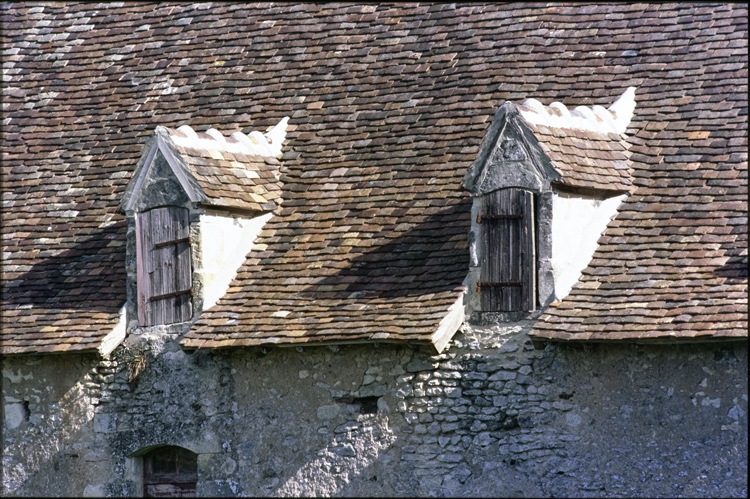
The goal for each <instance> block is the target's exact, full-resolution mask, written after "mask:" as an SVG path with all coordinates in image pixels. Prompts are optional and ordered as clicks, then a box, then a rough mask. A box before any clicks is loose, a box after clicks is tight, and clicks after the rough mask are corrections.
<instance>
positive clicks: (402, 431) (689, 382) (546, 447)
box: [3, 322, 747, 497]
mask: <svg viewBox="0 0 750 499" xmlns="http://www.w3.org/2000/svg"><path fill="white" fill-rule="evenodd" d="M530 324H531V323H530V322H529V323H518V324H515V325H510V326H505V327H504V326H473V327H469V326H466V325H465V326H464V327H463V328H462V331H461V332H460V333H459V334H457V335H456V337H455V339H454V340H453V342H452V343H451V345H450V346H449V348H448V349H447V350H446V352H444V353H443V354H442V355H438V356H433V355H430V354H429V353H428V352H426V351H420V350H414V349H412V348H410V347H406V346H395V345H381V346H375V347H374V346H366V347H365V346H347V347H340V348H337V347H330V348H329V347H314V348H313V347H307V348H297V349H295V348H286V349H285V348H275V349H269V350H266V349H262V348H254V349H244V350H228V351H216V352H206V351H198V352H194V353H189V354H188V353H186V352H183V351H182V350H181V349H180V348H179V347H178V345H177V343H176V340H177V338H178V335H177V334H170V333H162V334H156V333H153V334H149V335H142V336H135V335H131V336H130V337H129V339H128V340H127V342H126V344H125V345H122V346H121V347H119V348H118V349H117V350H116V351H115V352H113V354H112V355H110V356H109V357H108V358H106V359H104V360H100V361H98V360H97V359H96V358H94V357H86V356H76V355H65V356H58V357H53V356H48V357H35V358H31V357H29V358H8V359H4V360H3V396H4V400H3V402H4V427H3V438H4V442H3V445H4V448H3V494H4V495H6V494H7V495H72V496H75V495H102V494H109V495H134V494H137V493H138V492H139V490H140V485H139V481H140V475H139V473H140V471H139V470H140V468H139V460H140V459H141V458H140V457H139V456H138V455H137V454H138V451H139V450H142V449H143V448H144V447H147V446H152V445H156V444H168V445H179V446H182V447H185V448H187V449H190V450H191V451H193V452H196V453H198V455H199V457H198V465H199V483H198V494H199V495H230V496H234V495H252V496H265V495H273V496H278V495H282V496H288V495H301V494H302V495H368V496H373V495H383V496H386V495H387V496H392V495H397V496H406V495H408V496H414V495H433V496H456V495H460V496H467V495H476V496H498V495H500V496H550V495H552V496H614V497H618V496H619V497H622V496H638V495H641V496H642V495H648V496H659V495H662V496H693V497H695V496H714V497H718V496H722V497H727V496H746V495H747V485H746V482H747V347H746V345H745V344H744V343H743V344H737V343H735V344H723V345H718V344H717V345H708V344H703V345H684V346H638V345H632V344H623V345H594V346H573V345H548V346H547V347H546V348H544V349H543V350H536V349H534V348H533V346H532V344H531V342H530V340H529V339H528V336H527V334H526V331H527V329H528V328H529V327H530Z"/></svg>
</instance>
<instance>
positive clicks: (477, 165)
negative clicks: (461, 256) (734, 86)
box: [463, 88, 635, 324]
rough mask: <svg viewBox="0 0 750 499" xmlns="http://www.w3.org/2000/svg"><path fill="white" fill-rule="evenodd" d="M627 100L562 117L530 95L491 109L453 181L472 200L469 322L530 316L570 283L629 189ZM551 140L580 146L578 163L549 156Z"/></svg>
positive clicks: (630, 99)
mask: <svg viewBox="0 0 750 499" xmlns="http://www.w3.org/2000/svg"><path fill="white" fill-rule="evenodd" d="M634 106H635V101H634V89H632V88H631V89H628V90H627V91H626V92H625V94H623V96H622V97H620V99H618V101H617V102H615V104H613V106H611V107H610V109H609V110H605V109H604V108H601V107H600V106H594V108H593V109H589V108H583V107H578V108H576V109H575V110H574V111H573V112H572V113H571V112H569V111H568V110H567V108H565V106H563V105H562V104H560V103H553V104H552V105H550V106H549V107H545V106H542V105H541V103H539V102H538V101H535V100H533V99H530V100H529V101H527V102H525V103H524V105H523V106H517V105H515V104H512V103H510V102H506V103H505V104H503V105H502V106H501V107H500V108H499V109H498V111H497V112H496V114H495V116H494V118H493V120H492V122H491V124H490V127H489V129H488V131H487V133H486V134H485V137H484V139H483V141H482V143H481V145H480V149H479V152H478V154H477V157H476V160H475V161H474V163H473V164H472V165H471V166H470V168H469V170H468V171H467V174H466V176H465V177H464V180H463V186H464V188H466V189H467V190H468V191H469V193H470V194H471V196H472V198H473V200H474V202H473V205H472V212H471V231H470V233H469V237H468V240H469V252H470V269H469V275H468V277H467V282H466V284H467V287H468V290H467V294H468V296H467V298H466V301H465V304H466V309H465V314H466V316H467V317H469V320H470V321H471V322H473V323H480V324H482V323H484V324H487V323H494V322H508V321H516V320H522V319H531V318H536V317H538V316H539V315H541V313H542V312H543V311H544V309H545V308H547V307H548V306H549V305H550V303H552V302H556V301H559V300H560V299H562V298H563V297H564V296H565V295H567V293H568V292H569V291H570V289H571V288H572V286H573V285H574V284H575V282H577V281H578V279H579V278H580V275H581V271H582V270H583V269H584V268H585V267H586V265H587V264H588V262H589V261H590V260H591V257H592V256H593V253H594V251H595V249H596V246H597V243H596V241H597V240H598V239H599V237H600V235H601V233H602V232H603V230H604V229H605V228H606V225H607V223H608V222H609V221H610V220H611V219H612V217H613V216H615V215H616V213H617V207H618V206H619V205H620V203H621V202H622V201H623V200H624V199H625V197H626V196H627V193H628V192H629V185H630V180H629V177H630V173H629V171H630V170H629V163H627V162H626V161H624V160H626V159H627V158H629V153H628V152H627V148H628V147H629V144H627V143H626V142H625V140H624V131H625V129H626V128H627V125H628V124H629V122H630V119H631V117H632V114H633V109H634ZM561 141H562V143H566V141H570V144H567V145H568V146H572V145H574V144H580V145H581V147H583V149H581V150H580V151H576V153H577V154H576V156H580V158H583V159H585V161H583V160H581V159H580V158H576V159H575V160H571V161H569V160H568V159H566V158H564V157H561V156H560V155H558V154H556V152H555V151H556V147H557V146H556V144H558V145H559V144H560V143H561ZM587 141H588V142H587ZM587 144H589V145H590V144H595V145H596V144H598V145H600V146H601V147H602V149H604V150H607V149H608V148H610V146H611V149H612V150H613V151H615V152H616V153H615V154H613V155H611V158H614V159H615V160H616V161H612V160H607V161H603V160H601V158H600V156H599V155H598V154H594V153H590V152H589V151H588V150H587V149H586V147H587ZM568 150H570V147H568ZM589 155H591V157H589ZM613 168H616V169H617V170H614V169H613ZM600 171H608V172H610V173H608V174H605V175H613V176H612V179H614V180H615V181H614V182H611V183H608V182H606V180H607V179H606V178H604V177H602V176H601V175H599V173H600ZM611 172H615V173H614V174H612V173H611ZM590 179H597V180H593V181H592V180H590Z"/></svg>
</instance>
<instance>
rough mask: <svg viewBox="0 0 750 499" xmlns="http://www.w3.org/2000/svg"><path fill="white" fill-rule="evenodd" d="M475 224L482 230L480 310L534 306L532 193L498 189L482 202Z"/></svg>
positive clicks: (529, 308)
mask: <svg viewBox="0 0 750 499" xmlns="http://www.w3.org/2000/svg"><path fill="white" fill-rule="evenodd" d="M477 223H479V224H481V227H482V231H481V234H482V236H481V237H482V240H481V245H482V249H481V254H482V261H481V280H480V281H479V282H478V283H477V290H478V291H479V293H480V296H481V303H482V310H483V311H487V312H522V311H530V310H534V309H535V308H536V307H535V303H536V254H535V253H536V252H535V237H534V232H535V231H534V194H533V193H532V192H529V191H526V190H523V189H500V190H497V191H494V192H491V193H490V194H488V195H486V196H484V197H483V199H482V209H481V213H480V214H479V215H478V216H477Z"/></svg>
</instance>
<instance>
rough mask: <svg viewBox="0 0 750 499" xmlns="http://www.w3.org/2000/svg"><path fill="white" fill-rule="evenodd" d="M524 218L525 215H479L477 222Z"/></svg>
mask: <svg viewBox="0 0 750 499" xmlns="http://www.w3.org/2000/svg"><path fill="white" fill-rule="evenodd" d="M518 218H523V215H482V214H479V215H477V223H478V224H481V223H482V220H507V219H518Z"/></svg>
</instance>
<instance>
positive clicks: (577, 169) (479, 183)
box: [463, 87, 635, 196]
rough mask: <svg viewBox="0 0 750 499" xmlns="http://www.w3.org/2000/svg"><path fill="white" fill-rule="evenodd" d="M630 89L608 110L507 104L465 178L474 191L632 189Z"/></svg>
mask: <svg viewBox="0 0 750 499" xmlns="http://www.w3.org/2000/svg"><path fill="white" fill-rule="evenodd" d="M634 95H635V89H634V88H632V87H631V88H629V89H628V90H626V91H625V93H623V95H621V96H620V98H618V99H617V100H616V102H615V103H614V104H612V106H610V108H609V109H605V108H604V107H602V106H593V107H592V108H589V107H585V106H577V107H576V108H575V109H573V111H569V110H568V108H567V107H566V106H565V105H564V104H562V103H560V102H553V103H552V104H550V105H549V106H544V105H542V103H541V102H539V101H538V100H536V99H528V100H526V101H524V103H523V104H520V105H519V104H514V103H511V102H506V103H505V104H503V105H502V106H501V107H500V108H499V109H498V111H497V113H495V117H494V118H493V121H492V124H491V125H490V128H489V130H488V132H487V135H486V136H485V138H484V140H483V141H482V145H481V146H480V150H479V154H477V158H476V160H475V161H474V163H473V164H472V165H471V167H470V168H469V170H468V172H467V174H466V176H465V177H464V181H463V185H464V187H465V188H466V189H468V190H469V191H470V192H471V193H472V195H474V196H478V195H482V194H487V193H488V192H491V191H493V190H496V189H499V188H503V187H521V188H525V189H529V190H533V191H539V190H543V189H547V188H548V187H549V185H557V186H559V187H564V188H568V189H579V190H580V189H583V190H595V191H605V192H606V191H610V192H612V191H613V192H616V193H626V192H631V191H632V189H633V182H632V178H631V175H632V170H631V167H630V164H629V158H630V153H629V151H628V149H629V147H630V144H629V143H628V142H627V140H626V138H625V135H624V133H625V130H626V129H627V127H628V125H629V123H630V119H631V118H632V116H633V111H634V109H635V100H634Z"/></svg>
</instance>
